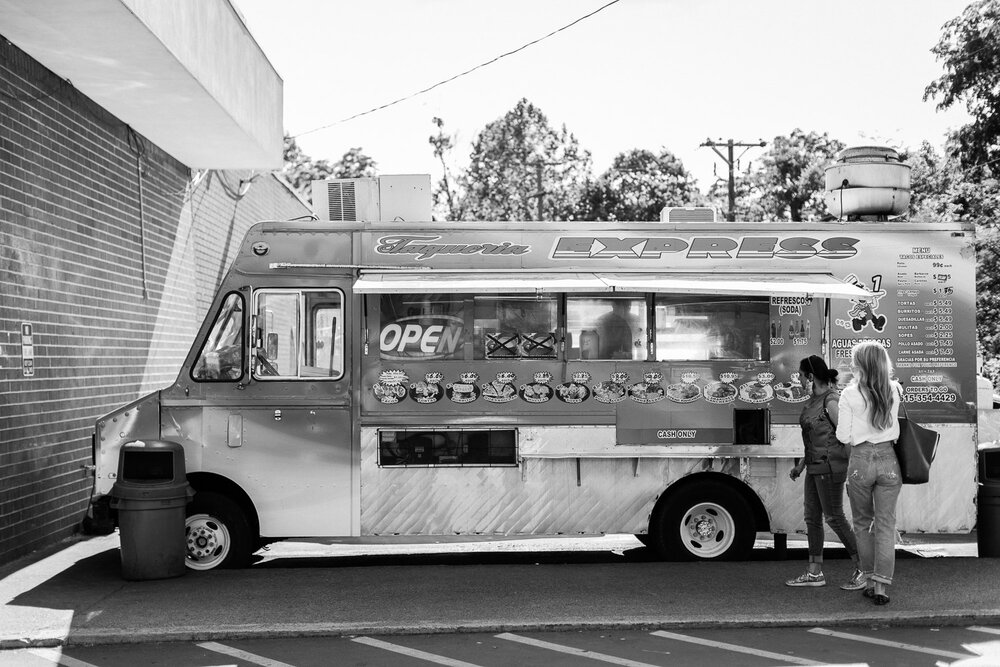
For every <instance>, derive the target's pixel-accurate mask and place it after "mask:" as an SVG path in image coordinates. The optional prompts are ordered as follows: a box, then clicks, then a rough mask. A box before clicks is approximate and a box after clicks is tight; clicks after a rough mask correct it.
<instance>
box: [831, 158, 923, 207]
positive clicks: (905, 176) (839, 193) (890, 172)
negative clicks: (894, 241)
mask: <svg viewBox="0 0 1000 667" xmlns="http://www.w3.org/2000/svg"><path fill="white" fill-rule="evenodd" d="M825 176H826V189H825V190H826V191H825V194H824V199H825V201H826V207H827V210H828V211H829V212H830V214H831V215H834V216H836V217H837V218H838V219H840V220H888V219H889V218H890V217H896V216H902V215H905V214H906V212H907V211H908V210H909V207H910V165H908V164H903V163H902V161H901V160H900V158H899V153H898V152H896V151H895V150H893V149H892V148H887V147H884V146H857V147H854V148H845V149H844V150H842V151H840V152H839V153H837V155H836V157H835V158H834V163H833V164H832V165H830V166H829V167H827V168H826V171H825Z"/></svg>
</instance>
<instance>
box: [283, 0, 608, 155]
mask: <svg viewBox="0 0 1000 667" xmlns="http://www.w3.org/2000/svg"><path fill="white" fill-rule="evenodd" d="M619 2H621V0H611V2H609V3H607V4H605V5H602V6H600V7H598V8H597V9H595V10H594V11H592V12H590V13H589V14H584V15H583V16H581V17H580V18H578V19H576V20H575V21H572V22H570V23H567V24H566V25H564V26H563V27H561V28H557V29H556V30H553V31H552V32H550V33H549V34H547V35H544V36H542V37H539V38H538V39H535V40H532V41H530V42H528V43H527V44H524V45H522V46H519V47H517V48H516V49H514V50H513V51H508V52H506V53H502V54H500V55H499V56H497V57H496V58H493V59H492V60H487V61H486V62H484V63H481V64H479V65H476V66H475V67H473V68H471V69H467V70H465V71H464V72H461V73H460V74H456V75H455V76H453V77H450V78H448V79H444V80H443V81H438V82H437V83H435V84H434V85H432V86H428V87H427V88H424V89H423V90H418V91H417V92H415V93H411V94H410V95H407V96H406V97H400V98H399V99H398V100H393V101H392V102H387V103H385V104H383V105H381V106H377V107H373V108H371V109H369V110H368V111H362V112H361V113H356V114H354V115H353V116H348V117H347V118H342V119H341V120H338V121H335V122H333V123H329V124H327V125H323V126H321V127H316V128H313V129H311V130H306V131H305V132H300V133H298V134H296V135H295V136H294V137H292V138H293V139H297V138H298V137H302V136H305V135H307V134H312V133H313V132H319V131H320V130H325V129H326V128H328V127H333V126H334V125H339V124H341V123H346V122H347V121H349V120H354V119H355V118H360V117H361V116H367V115H368V114H370V113H375V112H376V111H381V110H382V109H386V108H388V107H391V106H393V105H396V104H399V103H400V102H405V101H406V100H409V99H413V98H414V97H417V96H418V95H423V94H424V93H426V92H429V91H431V90H434V89H435V88H437V87H438V86H443V85H444V84H446V83H451V82H452V81H454V80H455V79H458V78H461V77H463V76H465V75H467V74H471V73H473V72H475V71H476V70H478V69H482V68H483V67H486V66H487V65H492V64H493V63H495V62H497V61H498V60H500V59H502V58H506V57H507V56H512V55H514V54H515V53H517V52H519V51H523V50H525V49H526V48H528V47H529V46H534V45H535V44H538V43H539V42H542V41H544V40H546V39H548V38H549V37H552V36H553V35H555V34H557V33H560V32H562V31H563V30H566V29H567V28H571V27H573V26H574V25H576V24H577V23H579V22H581V21H584V20H586V19H589V18H590V17H591V16H593V15H594V14H597V13H598V12H602V11H604V10H605V9H607V8H608V7H610V6H611V5H614V4H618V3H619Z"/></svg>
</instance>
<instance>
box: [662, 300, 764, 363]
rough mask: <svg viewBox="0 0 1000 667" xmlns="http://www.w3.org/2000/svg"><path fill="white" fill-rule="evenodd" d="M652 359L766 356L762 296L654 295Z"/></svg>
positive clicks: (695, 359) (756, 358) (744, 358)
mask: <svg viewBox="0 0 1000 667" xmlns="http://www.w3.org/2000/svg"><path fill="white" fill-rule="evenodd" d="M654 303H655V321H656V361H701V360H710V359H727V360H762V359H767V358H769V355H770V350H769V342H770V341H769V329H768V327H769V324H770V313H769V301H768V299H767V298H766V297H739V298H731V297H706V296H676V295H667V294H658V295H657V296H656V299H655V302H654Z"/></svg>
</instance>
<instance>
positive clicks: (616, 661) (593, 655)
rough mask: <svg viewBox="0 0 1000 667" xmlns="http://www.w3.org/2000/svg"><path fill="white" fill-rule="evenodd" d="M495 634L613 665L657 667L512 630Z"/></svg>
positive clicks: (502, 637)
mask: <svg viewBox="0 0 1000 667" xmlns="http://www.w3.org/2000/svg"><path fill="white" fill-rule="evenodd" d="M495 636H496V637H497V638H498V639H506V640H508V641H512V642H519V643H521V644H527V645H528V646H534V647H536V648H544V649H548V650H550V651H558V652H559V653H568V654H569V655H575V656H577V657H578V658H590V659H591V660H600V661H601V662H610V663H611V664H612V665H625V666H626V667H656V665H650V664H649V663H646V662H638V661H636V660H629V659H628V658H619V657H617V656H614V655H607V654H606V653H597V652H596V651H587V650H585V649H582V648H574V647H572V646H565V645H563V644H553V643H552V642H547V641H543V640H541V639H532V638H531V637H522V636H520V635H515V634H511V633H510V632H503V633H500V634H499V635H495Z"/></svg>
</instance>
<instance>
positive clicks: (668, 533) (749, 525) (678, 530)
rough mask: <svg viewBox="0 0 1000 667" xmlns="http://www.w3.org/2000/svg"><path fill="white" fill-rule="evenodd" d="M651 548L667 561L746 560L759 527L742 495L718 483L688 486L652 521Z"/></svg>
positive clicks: (672, 497)
mask: <svg viewBox="0 0 1000 667" xmlns="http://www.w3.org/2000/svg"><path fill="white" fill-rule="evenodd" d="M650 532H651V533H652V536H653V544H652V546H653V547H654V548H655V549H656V551H657V553H658V554H659V555H660V557H662V558H664V559H666V560H746V559H747V558H748V557H749V556H750V553H751V551H752V550H753V543H754V539H755V538H756V527H755V525H754V521H753V515H752V514H751V512H750V508H749V507H747V504H746V501H745V500H744V499H743V497H742V496H740V494H739V492H738V491H736V490H734V489H732V488H730V487H729V486H726V485H725V484H722V483H720V482H716V481H705V482H696V483H689V484H686V485H685V486H684V487H683V488H680V489H678V490H677V491H676V492H674V493H673V494H671V496H670V497H669V498H668V499H667V502H666V503H665V504H663V505H662V506H660V507H659V508H658V509H657V511H656V512H654V514H653V517H652V519H651V521H650Z"/></svg>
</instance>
